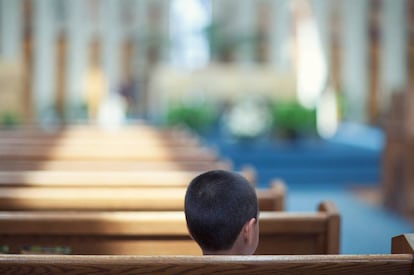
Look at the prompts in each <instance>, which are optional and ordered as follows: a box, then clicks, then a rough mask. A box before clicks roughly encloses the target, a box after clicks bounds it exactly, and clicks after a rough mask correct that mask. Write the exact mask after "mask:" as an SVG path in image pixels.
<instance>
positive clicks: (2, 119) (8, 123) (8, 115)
mask: <svg viewBox="0 0 414 275" xmlns="http://www.w3.org/2000/svg"><path fill="white" fill-rule="evenodd" d="M19 123H20V119H19V116H18V115H17V114H16V113H13V112H3V113H2V114H1V115H0V124H1V125H2V126H4V127H7V128H9V127H14V126H16V125H18V124H19Z"/></svg>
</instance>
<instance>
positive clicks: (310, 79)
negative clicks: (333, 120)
mask: <svg viewBox="0 0 414 275" xmlns="http://www.w3.org/2000/svg"><path fill="white" fill-rule="evenodd" d="M301 3H302V5H303V7H302V9H304V12H305V13H306V14H307V16H304V17H303V18H301V20H300V21H299V22H298V23H297V29H296V31H297V36H296V37H297V45H298V51H297V54H298V57H297V59H298V61H297V64H298V69H297V72H298V78H297V81H298V84H297V86H298V99H299V101H300V103H301V104H302V105H303V106H305V107H307V108H314V107H315V106H316V104H317V101H318V98H319V96H320V95H321V93H322V91H323V89H324V87H325V84H326V80H327V76H328V68H327V61H326V58H325V56H324V53H323V46H322V41H321V37H320V33H319V32H318V27H317V24H316V21H315V17H314V16H313V15H312V14H311V11H310V7H309V6H308V4H306V2H301Z"/></svg>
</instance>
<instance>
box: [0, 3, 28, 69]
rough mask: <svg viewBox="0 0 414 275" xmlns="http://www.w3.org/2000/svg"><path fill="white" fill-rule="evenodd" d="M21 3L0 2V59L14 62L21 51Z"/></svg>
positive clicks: (18, 57)
mask: <svg viewBox="0 0 414 275" xmlns="http://www.w3.org/2000/svg"><path fill="white" fill-rule="evenodd" d="M22 13H23V12H22V2H21V0H14V1H10V0H0V59H6V60H13V61H16V60H17V59H20V57H21V54H22V53H21V51H22V36H23V32H22V22H23V18H22Z"/></svg>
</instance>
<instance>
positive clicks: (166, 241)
mask: <svg viewBox="0 0 414 275" xmlns="http://www.w3.org/2000/svg"><path fill="white" fill-rule="evenodd" d="M259 221H260V241H259V246H258V249H257V254H337V253H339V238H340V233H339V230H340V229H339V224H340V217H339V213H338V212H337V210H336V208H335V206H334V205H333V203H332V202H322V203H321V204H320V205H319V208H318V211H317V212H306V213H295V212H275V211H263V212H261V213H260V218H259ZM0 246H3V247H7V248H8V251H9V252H10V253H23V252H25V251H26V252H27V251H29V252H30V251H33V249H32V248H33V247H42V248H45V249H46V250H47V251H49V252H50V251H54V250H57V251H65V253H71V254H136V255H199V254H200V249H199V248H198V246H197V245H196V244H195V242H194V241H193V240H192V239H191V238H190V236H189V235H188V231H187V226H186V223H185V218H184V213H183V211H178V212H174V211H157V212H151V211H139V212H125V211H124V212H116V211H109V212H103V211H100V212H96V211H94V212H90V211H89V212H88V211H83V212H74V211H68V212H62V211H35V212H33V211H32V212H31V211H0Z"/></svg>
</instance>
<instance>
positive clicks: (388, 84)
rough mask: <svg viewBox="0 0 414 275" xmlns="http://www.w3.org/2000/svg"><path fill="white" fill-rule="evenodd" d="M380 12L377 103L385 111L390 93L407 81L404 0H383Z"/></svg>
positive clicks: (405, 10) (406, 33) (400, 89)
mask: <svg viewBox="0 0 414 275" xmlns="http://www.w3.org/2000/svg"><path fill="white" fill-rule="evenodd" d="M382 14H383V16H382V39H381V44H382V51H381V53H382V57H381V60H382V64H381V66H380V76H381V77H380V83H379V84H380V85H379V87H381V89H380V96H379V101H380V102H379V106H380V109H381V111H382V112H385V111H386V110H388V108H389V103H390V101H391V94H392V93H393V92H395V91H403V90H404V88H406V85H407V83H408V67H407V65H408V64H407V59H408V49H407V45H408V36H407V35H408V30H407V26H408V19H407V1H406V0H394V1H387V0H385V1H382Z"/></svg>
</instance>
